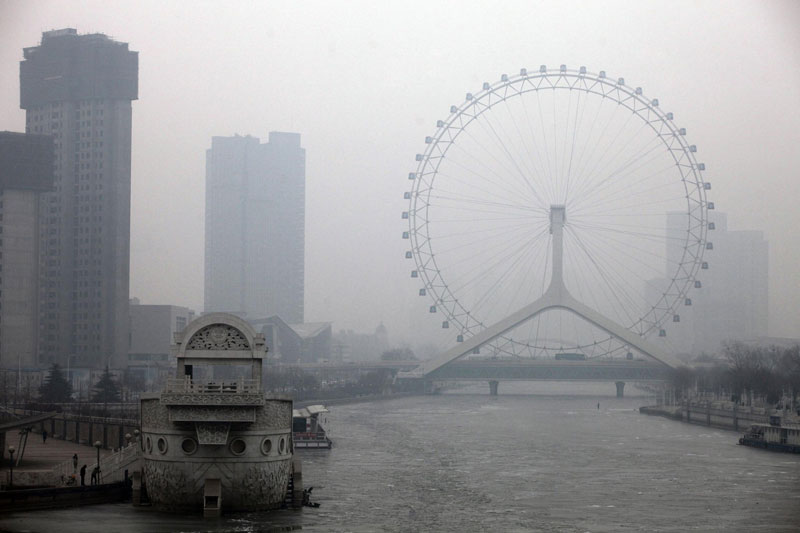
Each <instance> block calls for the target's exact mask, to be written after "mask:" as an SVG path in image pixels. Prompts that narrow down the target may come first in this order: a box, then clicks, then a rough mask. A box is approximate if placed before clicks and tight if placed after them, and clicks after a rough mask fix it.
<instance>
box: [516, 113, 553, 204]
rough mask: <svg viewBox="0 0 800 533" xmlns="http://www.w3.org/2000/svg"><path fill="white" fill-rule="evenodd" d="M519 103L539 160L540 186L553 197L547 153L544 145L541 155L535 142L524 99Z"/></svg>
mask: <svg viewBox="0 0 800 533" xmlns="http://www.w3.org/2000/svg"><path fill="white" fill-rule="evenodd" d="M520 103H521V104H522V111H523V113H524V114H525V123H526V124H527V125H528V130H529V131H530V132H531V143H532V144H533V148H534V150H535V151H536V156H537V161H539V166H540V168H541V169H542V183H541V185H542V188H543V189H545V193H546V194H547V196H548V197H549V198H554V197H555V196H554V195H553V190H554V189H553V185H552V180H550V179H548V178H549V177H550V176H551V175H552V172H551V171H550V160H549V159H548V155H549V154H548V153H547V149H546V145H545V152H544V153H545V155H544V156H542V153H541V150H540V149H539V144H538V143H537V142H536V139H537V135H536V134H535V133H534V131H533V122H534V121H533V120H531V118H530V114H529V113H528V105H527V103H526V101H525V99H522V100H521V101H520ZM540 116H541V115H540ZM542 139H546V137H545V136H544V135H543V136H542ZM545 143H546V141H545ZM545 166H547V169H545Z"/></svg>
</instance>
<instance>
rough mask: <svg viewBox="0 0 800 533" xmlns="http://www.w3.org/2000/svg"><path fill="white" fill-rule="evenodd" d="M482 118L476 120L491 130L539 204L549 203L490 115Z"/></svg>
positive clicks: (493, 136)
mask: <svg viewBox="0 0 800 533" xmlns="http://www.w3.org/2000/svg"><path fill="white" fill-rule="evenodd" d="M481 118H484V120H483V121H480V120H477V121H476V122H478V124H479V125H480V126H481V127H482V128H483V129H484V131H486V128H488V129H489V131H490V132H491V137H492V138H493V139H494V140H495V142H496V144H497V146H498V147H499V148H500V149H501V151H502V152H503V153H504V154H505V155H506V157H507V158H508V160H509V161H510V162H511V164H512V166H513V167H514V169H515V170H516V173H517V174H518V176H519V177H520V178H521V179H522V182H523V183H525V185H526V186H527V188H528V190H529V191H530V192H531V193H532V194H533V196H534V197H535V198H536V200H537V201H538V202H539V205H542V206H545V205H547V203H546V202H545V201H544V199H543V198H542V197H541V196H540V195H539V192H538V191H537V190H536V188H535V187H534V186H533V184H532V183H531V181H530V179H529V178H528V176H527V174H526V171H525V170H523V169H522V167H521V166H520V162H519V161H517V158H516V157H514V155H513V154H512V153H511V151H510V150H509V149H508V145H507V143H506V142H503V139H501V138H500V135H499V134H498V133H497V129H496V128H495V127H494V125H493V124H492V122H491V120H490V119H489V118H488V117H484V116H482V117H481ZM487 133H488V132H487ZM528 173H531V172H530V171H528Z"/></svg>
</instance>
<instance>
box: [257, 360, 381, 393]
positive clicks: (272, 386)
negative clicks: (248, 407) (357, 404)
mask: <svg viewBox="0 0 800 533" xmlns="http://www.w3.org/2000/svg"><path fill="white" fill-rule="evenodd" d="M391 383H392V373H391V371H389V370H373V371H370V372H366V373H364V374H362V375H361V376H359V377H358V379H357V380H355V381H343V382H336V383H322V382H321V381H320V380H319V379H318V378H317V377H315V376H313V375H312V374H309V373H308V372H305V371H304V370H302V369H300V368H297V367H288V368H270V369H268V370H267V374H266V377H265V387H266V388H267V390H269V391H271V392H276V393H281V394H289V395H291V396H292V397H293V398H294V399H295V400H312V399H333V398H348V397H355V396H364V395H370V394H382V393H383V392H385V391H386V390H387V389H388V388H389V387H390V386H391Z"/></svg>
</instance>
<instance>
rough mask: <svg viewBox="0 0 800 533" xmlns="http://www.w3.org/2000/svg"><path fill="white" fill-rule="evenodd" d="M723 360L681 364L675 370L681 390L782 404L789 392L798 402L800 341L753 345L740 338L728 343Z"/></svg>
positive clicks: (799, 389) (791, 399)
mask: <svg viewBox="0 0 800 533" xmlns="http://www.w3.org/2000/svg"><path fill="white" fill-rule="evenodd" d="M723 355H724V357H725V359H724V360H722V361H717V362H716V364H712V365H707V366H701V367H696V368H691V369H690V368H688V367H681V368H678V369H677V370H676V371H675V373H674V374H673V385H674V386H675V388H676V390H677V391H678V394H679V395H681V396H686V395H687V393H688V391H690V390H697V391H698V392H703V393H714V394H717V395H719V394H720V393H723V392H724V393H726V394H730V397H731V399H732V400H733V401H737V402H741V401H746V403H747V404H748V405H751V404H752V403H753V400H754V399H761V400H763V401H764V402H765V403H766V404H768V405H776V404H778V403H779V402H780V401H781V399H782V398H783V397H784V396H788V397H789V399H790V401H791V402H792V404H795V405H796V401H797V396H798V394H800V345H795V346H792V347H789V348H781V347H777V346H749V345H746V344H742V343H739V342H734V343H729V344H726V345H725V346H724V349H723Z"/></svg>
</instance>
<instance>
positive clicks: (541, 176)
mask: <svg viewBox="0 0 800 533" xmlns="http://www.w3.org/2000/svg"><path fill="white" fill-rule="evenodd" d="M503 103H504V104H505V110H506V114H507V116H508V117H509V118H510V119H511V123H512V124H513V125H514V129H515V130H516V132H517V137H518V138H519V141H520V144H521V145H522V149H523V150H524V152H525V155H526V156H527V158H528V160H529V161H530V165H531V166H530V168H531V170H532V175H533V177H535V178H537V183H538V184H542V183H547V180H546V179H545V176H546V173H545V172H544V167H543V166H542V163H541V158H540V157H539V156H538V155H536V156H535V155H534V154H533V153H532V152H531V148H530V145H531V144H533V146H534V148H537V146H536V141H535V139H534V138H533V137H531V140H530V141H528V140H527V139H525V136H524V135H523V134H522V130H521V129H520V127H519V124H517V119H516V118H515V113H514V112H513V111H512V110H511V107H510V106H509V103H508V99H507V98H506V99H503ZM528 126H529V127H530V124H528ZM531 133H533V132H532V130H531ZM536 151H537V154H538V149H537V150H536ZM537 162H538V163H539V164H538V165H537ZM540 201H541V202H542V206H543V207H544V206H546V203H545V202H544V201H543V200H542V199H541V198H540Z"/></svg>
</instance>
